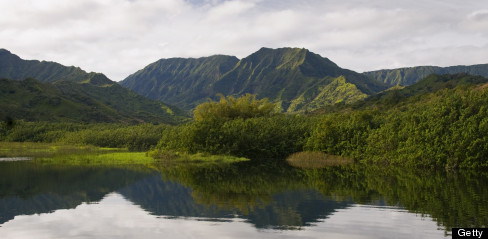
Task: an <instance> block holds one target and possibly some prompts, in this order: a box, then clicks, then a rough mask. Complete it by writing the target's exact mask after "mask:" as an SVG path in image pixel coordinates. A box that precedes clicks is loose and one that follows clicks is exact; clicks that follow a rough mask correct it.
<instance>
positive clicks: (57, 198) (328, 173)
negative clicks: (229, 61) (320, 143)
mask: <svg viewBox="0 0 488 239" xmlns="http://www.w3.org/2000/svg"><path fill="white" fill-rule="evenodd" d="M0 175H1V177H0V235H1V238H3V239H5V238H16V239H18V238H29V239H31V238H144V239H149V238H444V237H446V238H450V237H451V236H450V230H451V228H452V227H486V225H487V224H488V223H487V222H488V187H487V183H488V176H487V173H485V172H483V173H479V172H451V171H445V170H407V169H402V168H395V167H380V166H375V167H365V166H363V165H354V164H353V165H346V166H335V167H325V168H299V167H292V166H290V165H288V164H287V163H286V162H284V161H278V160H263V161H259V160H258V161H247V162H239V163H233V164H183V163H180V164H178V163H176V164H167V163H164V164H163V163H154V164H151V165H114V166H110V165H98V166H91V165H83V166H73V165H71V166H69V165H56V164H42V163H39V162H36V161H35V160H34V161H18V162H12V161H4V162H0Z"/></svg>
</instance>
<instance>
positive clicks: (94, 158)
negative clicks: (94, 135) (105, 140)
mask: <svg viewBox="0 0 488 239" xmlns="http://www.w3.org/2000/svg"><path fill="white" fill-rule="evenodd" d="M35 161H36V162H37V163H40V164H63V165H87V166H102V165H125V164H131V165H134V164H140V165H149V164H151V163H154V162H155V160H154V159H153V158H151V157H148V156H146V153H144V152H114V153H101V154H72V155H64V156H55V157H49V158H38V159H36V160H35Z"/></svg>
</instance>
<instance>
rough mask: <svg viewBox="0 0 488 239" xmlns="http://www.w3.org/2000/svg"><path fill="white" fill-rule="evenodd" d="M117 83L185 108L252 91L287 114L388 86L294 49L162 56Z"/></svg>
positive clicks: (368, 93)
mask: <svg viewBox="0 0 488 239" xmlns="http://www.w3.org/2000/svg"><path fill="white" fill-rule="evenodd" d="M339 77H341V78H339ZM338 82H340V84H338ZM331 83H334V84H331ZM121 84H122V85H123V86H125V87H128V88H130V89H133V90H134V91H136V92H138V93H139V94H142V95H144V96H147V97H150V98H152V99H159V100H163V101H165V102H168V103H170V104H175V105H177V106H179V107H181V108H184V109H192V108H194V107H195V106H196V105H198V104H199V103H202V102H204V101H206V100H207V99H208V98H212V99H216V97H217V94H218V93H221V94H223V95H244V94H247V93H251V94H256V95H257V97H258V98H269V99H270V100H271V101H273V102H277V103H279V104H280V105H281V107H282V109H283V110H284V111H291V112H296V111H303V110H308V109H309V108H312V109H313V108H316V107H320V106H322V105H324V104H332V103H335V102H341V101H346V102H353V101H354V100H357V99H361V98H363V96H364V95H371V94H374V93H376V92H379V91H381V90H384V89H386V88H387V87H386V85H385V84H383V83H380V82H377V81H374V80H370V79H368V78H367V77H365V76H364V75H361V74H358V73H356V72H353V71H349V70H345V69H342V68H340V67H338V66H337V65H336V64H335V63H333V62H332V61H330V60H329V59H327V58H323V57H321V56H319V55H317V54H314V53H312V52H310V51H308V50H306V49H298V48H281V49H269V48H262V49H260V50H259V51H257V52H255V53H253V54H251V55H250V56H248V57H246V58H244V59H241V60H238V59H237V58H235V57H230V56H213V57H207V58H199V59H181V58H176V59H163V60H160V61H158V62H155V63H153V64H151V65H149V66H147V67H146V68H144V69H143V70H140V71H138V72H136V73H135V74H133V75H131V76H129V77H128V78H127V79H125V80H124V81H122V82H121ZM344 85H346V86H344ZM336 88H337V89H336ZM327 92H335V93H334V94H330V95H329V94H326V93H327ZM339 92H340V93H339ZM324 98H325V99H327V100H323V99H324Z"/></svg>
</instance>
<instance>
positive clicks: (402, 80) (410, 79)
mask: <svg viewBox="0 0 488 239" xmlns="http://www.w3.org/2000/svg"><path fill="white" fill-rule="evenodd" d="M457 73H468V74H470V75H479V76H484V77H488V64H480V65H472V66H450V67H438V66H417V67H407V68H398V69H392V70H378V71H369V72H364V73H363V75H365V76H367V77H369V78H370V79H372V80H377V81H381V82H384V83H386V84H388V85H389V86H395V85H411V84H414V83H415V82H417V81H419V80H421V79H423V78H425V77H427V76H429V75H430V74H438V75H444V74H457Z"/></svg>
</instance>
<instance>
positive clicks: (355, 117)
mask: <svg viewBox="0 0 488 239" xmlns="http://www.w3.org/2000/svg"><path fill="white" fill-rule="evenodd" d="M375 114H376V112H369V111H362V112H352V113H349V114H331V115H325V116H322V117H320V118H319V122H320V123H318V124H317V125H316V127H315V128H314V131H313V132H312V134H311V136H310V138H308V141H307V144H306V145H305V150H311V151H322V152H325V153H328V154H333V155H341V156H350V157H360V156H361V155H362V152H363V151H364V147H365V145H366V143H367V138H368V135H369V133H370V132H371V130H373V129H376V128H379V127H380V122H379V119H377V118H375V117H374V115H375Z"/></svg>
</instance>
